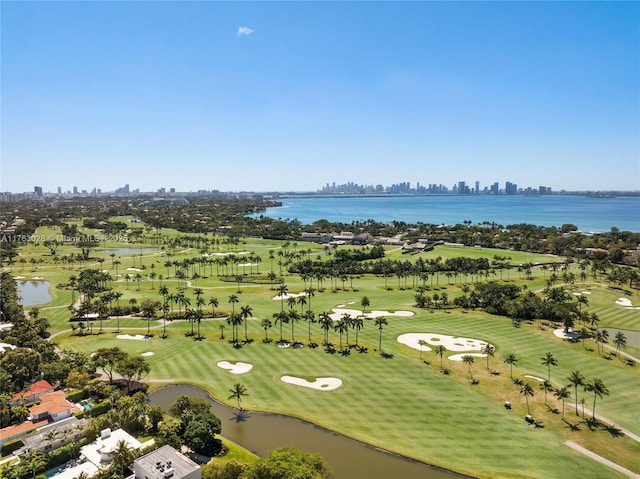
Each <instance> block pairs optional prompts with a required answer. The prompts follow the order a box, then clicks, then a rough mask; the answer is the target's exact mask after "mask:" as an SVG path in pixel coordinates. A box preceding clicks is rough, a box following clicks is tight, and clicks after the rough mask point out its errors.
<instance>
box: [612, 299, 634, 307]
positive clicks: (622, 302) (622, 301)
mask: <svg viewBox="0 0 640 479" xmlns="http://www.w3.org/2000/svg"><path fill="white" fill-rule="evenodd" d="M616 304H617V305H619V306H633V303H632V302H631V300H630V299H629V298H618V299H616Z"/></svg>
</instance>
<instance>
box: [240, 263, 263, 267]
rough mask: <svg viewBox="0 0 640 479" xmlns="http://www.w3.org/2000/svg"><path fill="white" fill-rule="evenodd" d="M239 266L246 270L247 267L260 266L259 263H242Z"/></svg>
mask: <svg viewBox="0 0 640 479" xmlns="http://www.w3.org/2000/svg"><path fill="white" fill-rule="evenodd" d="M238 266H240V267H241V268H246V267H247V266H258V263H240V264H239V265H238Z"/></svg>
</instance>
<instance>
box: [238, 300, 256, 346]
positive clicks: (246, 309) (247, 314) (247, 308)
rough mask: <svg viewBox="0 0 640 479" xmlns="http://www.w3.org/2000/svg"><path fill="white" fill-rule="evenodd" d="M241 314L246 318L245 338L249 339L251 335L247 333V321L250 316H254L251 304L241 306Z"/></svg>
mask: <svg viewBox="0 0 640 479" xmlns="http://www.w3.org/2000/svg"><path fill="white" fill-rule="evenodd" d="M240 316H241V317H242V319H243V320H244V340H245V341H249V336H248V335H247V323H248V322H249V321H247V320H248V319H249V318H252V317H253V309H252V308H251V306H249V305H246V306H242V307H241V308H240Z"/></svg>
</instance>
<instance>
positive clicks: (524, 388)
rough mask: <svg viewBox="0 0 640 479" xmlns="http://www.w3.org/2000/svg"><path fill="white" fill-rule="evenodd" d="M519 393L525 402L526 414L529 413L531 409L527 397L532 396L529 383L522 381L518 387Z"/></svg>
mask: <svg viewBox="0 0 640 479" xmlns="http://www.w3.org/2000/svg"><path fill="white" fill-rule="evenodd" d="M520 394H522V395H523V396H524V399H525V401H526V402H527V415H531V411H530V410H529V397H533V388H532V387H531V385H530V384H529V383H524V384H523V385H522V387H521V388H520Z"/></svg>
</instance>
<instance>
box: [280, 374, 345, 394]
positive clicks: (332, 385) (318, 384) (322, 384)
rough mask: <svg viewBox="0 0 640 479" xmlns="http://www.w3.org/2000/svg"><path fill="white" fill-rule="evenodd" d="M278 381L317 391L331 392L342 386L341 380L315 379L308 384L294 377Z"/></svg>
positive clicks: (284, 377)
mask: <svg viewBox="0 0 640 479" xmlns="http://www.w3.org/2000/svg"><path fill="white" fill-rule="evenodd" d="M280 380H281V381H283V382H285V383H288V384H295V385H296V386H303V387H305V388H311V389H316V390H318V391H333V390H334V389H338V388H339V387H340V386H342V380H341V379H338V378H316V380H315V381H313V382H309V381H307V380H306V379H302V378H297V377H295V376H282V377H281V378H280Z"/></svg>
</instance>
